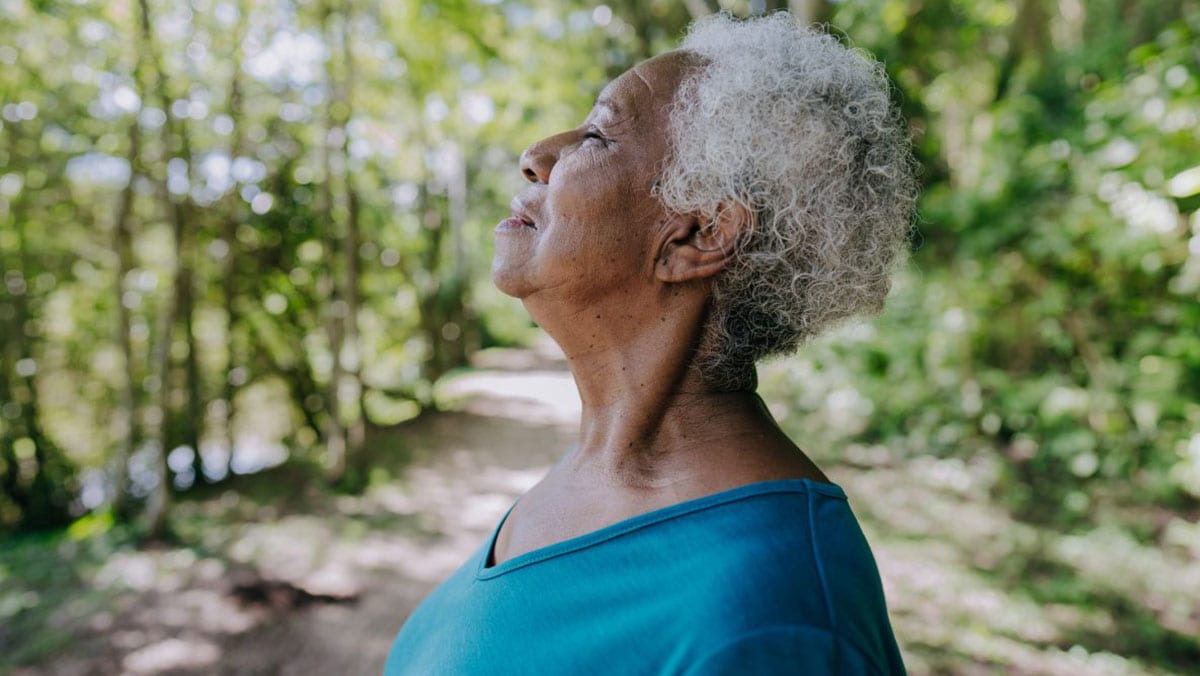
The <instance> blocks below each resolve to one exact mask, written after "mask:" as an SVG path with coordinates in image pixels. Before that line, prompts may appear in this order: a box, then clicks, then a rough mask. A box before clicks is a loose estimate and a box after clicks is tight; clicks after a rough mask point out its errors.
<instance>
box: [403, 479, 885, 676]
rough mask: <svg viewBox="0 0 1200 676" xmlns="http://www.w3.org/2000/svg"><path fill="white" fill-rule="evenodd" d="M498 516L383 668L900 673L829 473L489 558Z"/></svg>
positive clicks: (872, 575) (870, 569)
mask: <svg viewBox="0 0 1200 676" xmlns="http://www.w3.org/2000/svg"><path fill="white" fill-rule="evenodd" d="M501 525H503V520H502V521H501ZM499 530H500V527H499V526H497V527H496V531H494V532H493V533H492V537H491V538H490V539H489V540H488V542H486V543H485V544H484V546H483V547H481V548H480V549H479V551H478V552H476V553H475V555H474V556H472V557H471V558H470V560H468V561H467V563H466V564H465V565H463V567H462V568H460V569H459V570H458V571H457V572H456V573H454V574H453V575H452V576H451V577H450V579H448V580H447V581H446V582H445V583H443V584H442V585H441V586H440V587H438V588H437V589H436V590H434V592H433V593H432V594H430V596H429V597H428V598H427V599H426V600H425V601H424V603H422V604H421V606H420V607H418V608H417V610H416V611H415V612H413V614H412V616H411V617H410V618H409V619H408V621H407V622H406V623H405V625H404V627H403V628H402V629H401V630H400V634H399V635H398V636H397V637H396V641H395V643H394V644H393V646H392V650H391V653H390V654H389V656H388V660H387V664H386V666H385V667H384V673H385V675H386V676H400V675H401V674H421V675H428V674H455V675H465V676H473V675H475V674H538V675H541V674H572V675H575V674H689V675H690V674H827V673H839V674H843V673H844V674H902V673H904V665H903V663H902V662H901V659H900V652H899V650H898V649H897V647H896V640H895V638H894V637H893V635H892V630H891V626H890V625H889V623H888V616H887V608H886V606H885V604H884V599H883V590H882V588H881V586H880V582H879V572H878V570H877V569H876V567H875V560H874V558H873V557H872V555H871V551H870V549H869V548H868V546H867V541H866V539H865V538H864V537H863V534H862V530H861V529H860V528H859V526H858V522H857V521H856V520H855V518H854V515H853V513H851V511H850V507H849V505H848V504H847V502H846V494H845V493H844V492H842V489H841V488H839V487H838V486H835V485H833V484H826V483H815V482H812V481H808V480H784V481H768V482H763V483H756V484H750V485H747V486H742V487H739V488H735V489H732V490H728V491H725V492H722V493H717V494H715V495H710V496H707V497H703V498H699V499H697V500H691V501H688V502H684V503H680V504H677V505H673V506H670V507H666V508H663V509H659V510H655V511H653V512H649V513H646V514H642V515H640V516H635V517H633V518H631V519H626V520H625V521H621V522H619V523H616V524H613V525H611V526H607V527H605V528H601V529H600V530H597V531H594V532H592V533H588V534H587V535H582V536H580V537H576V538H572V539H570V540H566V541H564V542H560V543H557V544H554V545H551V546H549V547H544V548H542V549H538V550H535V551H532V552H528V553H526V554H522V555H520V556H517V557H514V558H512V559H509V560H507V561H504V562H502V563H500V564H498V565H495V566H491V567H488V566H487V565H486V564H487V561H488V558H489V555H490V553H491V550H492V544H493V543H494V542H495V539H496V532H498V531H499Z"/></svg>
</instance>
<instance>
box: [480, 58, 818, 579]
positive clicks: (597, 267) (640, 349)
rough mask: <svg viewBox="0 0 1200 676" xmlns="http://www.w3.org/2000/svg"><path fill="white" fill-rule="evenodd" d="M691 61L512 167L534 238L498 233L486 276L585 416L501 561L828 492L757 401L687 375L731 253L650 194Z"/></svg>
mask: <svg viewBox="0 0 1200 676" xmlns="http://www.w3.org/2000/svg"><path fill="white" fill-rule="evenodd" d="M696 63H697V62H696V60H695V57H693V56H692V55H690V54H687V53H685V52H669V53H667V54H664V55H662V56H659V57H656V58H654V59H651V60H649V61H646V62H643V63H641V64H638V65H637V66H635V67H634V68H633V69H631V70H630V71H628V72H626V73H625V74H623V75H622V76H621V77H619V78H617V79H616V80H614V81H613V82H612V83H610V84H609V86H608V87H606V88H605V89H604V91H603V92H602V93H601V96H600V98H599V99H598V103H597V106H596V107H595V108H593V110H592V112H591V113H590V114H589V115H588V117H587V119H586V120H584V122H583V123H582V124H581V125H580V126H579V127H576V128H575V129H570V130H567V131H564V132H562V133H559V134H554V135H552V136H549V137H547V138H545V139H543V140H541V141H538V142H537V143H534V144H533V145H531V146H530V147H529V148H528V149H526V151H525V152H524V153H523V155H522V158H521V165H520V169H521V172H522V174H523V175H524V176H525V178H526V179H527V180H528V181H529V185H528V186H527V188H526V189H525V190H523V191H522V192H521V194H520V195H518V196H517V202H519V203H520V205H521V207H522V209H523V211H525V212H526V213H527V216H528V217H529V218H530V219H531V220H532V221H533V222H534V224H535V225H536V229H532V228H516V229H512V228H509V229H498V230H497V233H496V257H495V260H494V261H493V266H492V276H493V280H494V281H495V283H496V285H497V287H498V288H499V289H500V290H501V291H503V292H505V293H507V294H509V295H512V296H515V297H517V298H520V299H521V301H522V302H523V303H524V305H525V307H526V309H527V310H528V311H529V313H530V315H531V317H533V319H534V320H535V321H536V322H537V323H538V325H539V326H541V327H542V328H543V329H545V330H546V332H547V333H549V334H550V336H551V337H553V338H554V340H555V341H556V342H558V344H559V345H560V346H561V347H562V349H563V352H564V353H565V354H566V356H567V359H568V363H569V364H570V367H571V371H572V373H573V375H574V376H575V382H576V384H577V385H578V387H579V393H580V398H581V400H582V402H583V413H582V418H581V421H580V440H579V444H578V445H577V446H575V447H573V448H571V449H569V450H568V451H567V452H566V453H565V455H564V456H563V458H562V461H561V462H559V463H558V464H556V465H555V466H554V468H553V469H551V470H550V472H549V473H548V474H547V475H546V477H545V478H543V479H542V481H541V482H539V483H538V484H537V485H536V486H534V487H533V488H532V489H531V490H530V491H529V493H527V494H526V495H525V496H524V497H522V499H521V500H520V502H518V503H517V505H516V506H515V507H514V509H513V511H512V512H511V513H510V515H509V517H508V519H507V520H506V521H505V524H504V526H503V528H501V530H500V533H499V534H498V536H497V540H496V545H495V550H494V561H496V562H498V561H503V560H506V559H509V558H512V557H513V556H517V555H519V554H522V553H525V552H528V551H532V550H534V549H538V548H540V547H544V546H547V545H550V544H553V543H555V542H559V541H562V540H565V539H567V538H570V537H575V536H578V535H582V534H584V533H587V532H590V531H593V530H596V529H597V528H601V527H603V526H606V525H609V524H612V523H615V522H617V521H620V520H622V519H625V518H629V517H631V516H635V515H637V514H642V513H645V512H647V511H650V510H653V509H657V508H660V507H664V506H667V505H671V504H676V503H678V502H682V501H685V500H690V499H694V498H697V497H702V496H704V495H709V494H712V493H715V492H719V491H722V490H727V489H729V488H734V487H737V486H741V485H745V484H747V483H753V482H756V481H767V480H772V479H783V478H811V479H814V480H819V481H824V480H825V477H824V475H823V474H822V473H821V471H820V470H819V469H818V468H817V467H816V466H815V465H814V464H813V463H812V462H811V461H810V460H809V459H808V458H807V457H806V456H805V455H804V454H803V453H802V452H800V450H799V449H798V448H797V447H796V446H795V445H794V444H793V443H792V442H791V441H790V440H789V439H788V438H787V437H786V436H785V435H784V434H783V433H782V432H781V431H780V430H779V428H778V426H777V425H776V424H775V422H774V420H773V419H772V418H771V416H770V414H769V413H768V412H767V410H766V406H765V405H764V404H763V403H762V401H761V399H759V398H758V396H757V395H756V394H755V393H754V392H753V391H722V390H718V389H715V388H713V387H712V386H711V385H710V384H709V383H707V382H706V381H705V380H704V378H703V376H702V375H701V373H700V371H699V369H698V368H697V367H696V365H695V364H694V363H693V360H694V357H695V354H696V347H697V346H698V344H699V340H700V337H701V329H702V327H703V322H704V318H705V314H706V311H707V307H708V303H709V300H710V298H711V293H712V280H713V277H714V275H716V274H719V271H720V270H721V269H722V267H723V266H724V264H725V261H726V259H727V255H728V251H727V250H726V249H722V248H720V247H714V246H712V245H711V244H712V242H710V241H709V240H708V239H706V238H708V237H711V235H706V234H705V232H711V231H712V229H711V228H709V229H706V230H705V231H702V230H701V228H700V225H701V223H702V222H704V223H709V224H711V221H712V219H711V218H706V217H704V216H703V215H700V214H673V213H668V212H667V211H666V210H665V209H664V208H663V207H662V205H661V204H660V203H659V202H658V200H657V199H656V198H655V197H654V195H653V194H652V193H651V186H652V185H653V184H654V182H655V180H656V179H657V171H658V170H659V167H661V166H662V163H663V160H664V158H665V155H666V153H667V150H668V148H667V145H666V144H667V142H668V141H667V139H668V138H669V134H668V133H667V125H668V106H669V105H670V104H671V102H672V100H673V98H674V95H675V91H676V90H677V89H678V86H679V83H680V81H681V79H682V77H683V75H684V74H685V73H686V72H687V69H688V68H691V67H694V66H695V65H696ZM730 223H732V224H730ZM730 223H726V224H724V225H723V227H728V228H736V227H740V226H739V225H738V224H737V223H735V222H732V221H731V222H730ZM746 227H748V226H746ZM724 234H726V235H728V236H729V237H730V239H729V240H728V241H733V239H732V237H733V235H736V234H738V233H737V232H733V231H730V232H725V233H724Z"/></svg>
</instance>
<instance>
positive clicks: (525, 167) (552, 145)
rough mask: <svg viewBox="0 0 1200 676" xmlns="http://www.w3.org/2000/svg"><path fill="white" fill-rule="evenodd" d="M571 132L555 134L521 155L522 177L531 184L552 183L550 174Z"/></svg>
mask: <svg viewBox="0 0 1200 676" xmlns="http://www.w3.org/2000/svg"><path fill="white" fill-rule="evenodd" d="M568 136H570V132H564V133H562V134H555V135H554V136H550V137H547V138H544V139H542V140H541V141H538V142H537V143H534V144H533V145H531V146H529V147H528V148H526V149H525V152H523V153H521V175H522V176H524V177H525V180H526V181H529V182H530V183H542V184H548V183H550V173H551V172H552V171H554V165H555V164H556V163H558V157H559V153H560V152H561V151H562V149H563V146H564V145H566V141H567V138H566V137H568Z"/></svg>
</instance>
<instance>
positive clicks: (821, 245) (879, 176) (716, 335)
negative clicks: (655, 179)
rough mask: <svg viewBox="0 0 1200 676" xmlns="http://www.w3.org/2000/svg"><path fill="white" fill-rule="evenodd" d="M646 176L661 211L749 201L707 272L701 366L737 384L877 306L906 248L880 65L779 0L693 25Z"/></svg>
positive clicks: (910, 174)
mask: <svg viewBox="0 0 1200 676" xmlns="http://www.w3.org/2000/svg"><path fill="white" fill-rule="evenodd" d="M681 49H683V50H685V51H687V52H690V53H693V54H695V55H697V56H698V57H699V62H700V65H698V66H696V67H695V68H693V69H692V71H691V73H689V74H688V75H687V76H686V77H685V79H684V80H683V82H682V83H681V84H680V88H679V91H678V93H677V95H676V97H675V99H676V100H675V103H674V107H673V109H672V111H671V141H672V143H671V152H670V155H669V157H668V160H667V163H666V166H665V168H664V171H663V174H662V176H661V177H660V180H659V185H658V194H659V197H660V199H661V200H662V201H663V203H664V205H666V207H667V208H668V209H671V210H673V211H676V212H678V213H699V214H708V215H714V214H716V212H717V210H718V208H719V206H720V205H721V204H722V203H725V204H729V203H736V204H740V205H742V206H743V207H745V208H747V209H748V210H749V211H751V212H752V213H754V214H755V217H756V221H755V223H754V224H753V227H752V228H751V230H750V231H749V232H748V233H747V234H746V235H745V236H744V237H743V238H742V240H741V241H740V242H739V245H738V249H737V250H736V253H735V255H734V257H733V259H732V261H731V263H730V265H729V267H728V268H726V269H725V270H724V271H723V272H722V273H721V275H720V276H719V277H718V278H717V279H716V282H715V285H714V293H713V300H712V304H711V307H710V310H709V315H708V319H707V325H706V327H705V332H704V337H703V339H702V341H701V345H700V355H699V359H700V365H701V367H702V369H703V370H704V372H705V374H706V375H707V376H708V377H709V378H710V379H711V380H713V381H714V382H715V383H718V384H721V385H724V386H726V387H740V386H744V385H745V384H746V379H747V378H753V369H752V366H753V363H754V362H755V361H758V360H759V359H762V358H764V357H769V356H772V355H779V354H785V353H788V352H791V351H793V350H795V349H796V348H797V347H798V346H799V345H800V344H801V343H803V342H804V341H806V340H807V339H809V338H811V337H813V336H815V335H817V334H818V333H820V332H821V331H823V330H825V329H826V328H828V327H830V326H831V325H833V324H835V323H837V322H838V321H839V320H842V319H845V318H847V317H851V316H853V315H858V314H864V313H877V312H879V311H880V310H881V309H882V308H883V299H884V297H885V296H886V295H887V293H888V290H889V288H890V286H891V273H892V271H893V269H894V268H895V267H896V265H897V264H898V263H899V262H900V261H901V260H903V258H904V253H905V252H906V243H907V239H908V235H909V232H910V228H911V224H912V219H913V212H914V205H915V202H916V195H917V185H916V180H915V178H914V173H915V163H914V161H913V159H912V153H911V149H910V144H909V141H908V134H907V132H906V130H905V126H904V121H903V119H902V118H901V117H900V115H899V113H898V111H897V110H896V109H895V108H894V107H893V106H892V104H891V100H890V98H889V93H890V86H889V82H888V79H887V76H886V75H885V73H884V70H883V67H882V65H881V64H879V63H878V62H877V61H875V60H874V59H873V58H871V57H870V56H869V55H867V54H865V53H863V52H861V51H858V50H855V49H851V48H849V47H847V46H845V45H843V44H842V43H841V42H839V40H838V39H837V38H834V37H832V36H830V35H826V34H823V33H819V32H817V31H815V30H812V29H810V28H806V27H804V26H802V25H800V24H799V23H797V22H796V20H795V19H793V18H792V17H791V16H789V15H788V14H786V13H783V12H780V13H776V14H772V15H769V16H766V17H762V18H758V19H751V20H744V21H740V20H736V19H732V18H730V17H729V16H728V15H726V14H718V15H713V16H710V17H706V18H705V19H702V20H700V21H698V22H696V23H695V24H693V25H692V26H691V28H690V29H689V31H688V35H687V37H686V38H685V39H684V41H683V44H682V45H681Z"/></svg>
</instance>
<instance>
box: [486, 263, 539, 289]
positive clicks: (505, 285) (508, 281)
mask: <svg viewBox="0 0 1200 676" xmlns="http://www.w3.org/2000/svg"><path fill="white" fill-rule="evenodd" d="M520 272H521V271H520V270H519V269H517V270H514V269H513V268H512V267H511V266H508V265H505V264H504V262H503V261H501V260H499V259H496V260H495V261H493V262H492V283H493V284H495V285H496V288H497V289H499V290H500V293H503V294H504V295H506V296H512V297H513V298H524V297H525V296H528V295H529V294H530V293H532V292H533V289H531V288H530V286H531V285H530V283H529V280H527V279H525V276H524V275H522V274H520Z"/></svg>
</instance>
